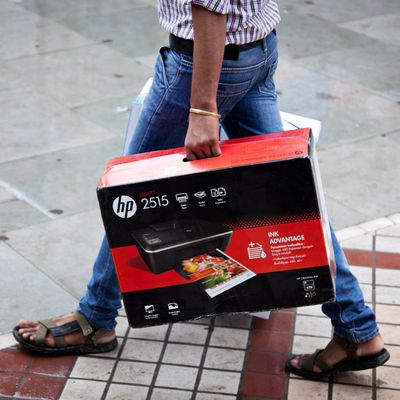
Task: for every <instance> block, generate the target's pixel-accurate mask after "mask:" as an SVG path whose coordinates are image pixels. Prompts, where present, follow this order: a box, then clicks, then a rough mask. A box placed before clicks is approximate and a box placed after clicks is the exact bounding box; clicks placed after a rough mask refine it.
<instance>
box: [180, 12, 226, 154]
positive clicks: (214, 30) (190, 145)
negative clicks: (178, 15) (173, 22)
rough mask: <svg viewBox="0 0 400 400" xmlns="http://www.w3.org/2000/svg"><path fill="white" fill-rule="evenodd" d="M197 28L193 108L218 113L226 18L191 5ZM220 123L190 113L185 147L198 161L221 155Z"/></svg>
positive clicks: (210, 117)
mask: <svg viewBox="0 0 400 400" xmlns="http://www.w3.org/2000/svg"><path fill="white" fill-rule="evenodd" d="M192 15H193V27H194V51H193V75H192V92H191V98H190V102H191V104H190V106H191V107H193V108H197V109H201V110H205V111H210V112H213V113H218V110H217V100H216V98H217V89H218V82H219V77H220V73H221V66H222V60H223V57H224V49H225V37H226V15H224V14H218V13H215V12H212V11H208V10H206V9H205V8H203V7H202V6H198V5H194V4H192ZM218 139H219V123H218V119H217V118H215V117H212V116H205V115H198V114H193V113H190V114H189V127H188V131H187V134H186V140H185V148H186V153H187V158H188V159H189V160H195V159H199V158H204V157H212V156H218V155H220V154H221V149H220V147H219V143H218Z"/></svg>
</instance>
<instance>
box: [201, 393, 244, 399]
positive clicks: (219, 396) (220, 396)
mask: <svg viewBox="0 0 400 400" xmlns="http://www.w3.org/2000/svg"><path fill="white" fill-rule="evenodd" d="M235 399H237V397H236V396H228V395H226V394H215V393H213V394H210V393H197V395H196V400H235Z"/></svg>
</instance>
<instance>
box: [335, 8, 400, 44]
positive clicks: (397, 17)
mask: <svg viewBox="0 0 400 400" xmlns="http://www.w3.org/2000/svg"><path fill="white" fill-rule="evenodd" d="M339 26H340V27H342V28H345V29H350V30H352V31H354V32H357V33H362V34H364V35H367V36H369V37H372V38H374V39H379V40H380V41H382V42H386V43H388V44H390V45H397V46H399V45H400V14H399V13H397V14H387V15H379V16H376V17H373V18H365V19H357V20H356V21H350V22H346V23H343V24H340V25H339Z"/></svg>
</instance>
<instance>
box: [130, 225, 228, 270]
mask: <svg viewBox="0 0 400 400" xmlns="http://www.w3.org/2000/svg"><path fill="white" fill-rule="evenodd" d="M232 233H233V231H232V230H231V229H230V228H228V227H226V226H223V225H219V224H216V223H212V222H208V221H203V220H180V221H178V220H174V221H167V222H163V223H159V224H154V225H150V226H148V227H146V228H144V229H139V230H136V231H134V232H132V233H131V235H132V237H133V239H134V240H135V243H136V246H137V248H138V250H139V254H140V255H141V256H142V258H143V260H144V261H145V262H146V264H147V265H148V267H149V268H150V270H151V271H152V272H153V273H155V274H160V273H161V272H165V271H168V270H170V269H175V270H176V271H177V272H178V273H179V274H181V275H183V276H185V274H184V272H183V271H182V270H181V261H182V260H184V259H186V258H190V257H193V256H196V255H199V254H202V253H207V252H212V251H214V250H215V249H217V248H218V249H220V250H222V251H224V250H225V249H226V248H227V247H228V244H229V242H230V240H231V237H232Z"/></svg>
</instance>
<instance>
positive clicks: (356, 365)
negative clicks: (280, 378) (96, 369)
mask: <svg viewBox="0 0 400 400" xmlns="http://www.w3.org/2000/svg"><path fill="white" fill-rule="evenodd" d="M334 340H335V341H336V343H338V344H339V345H340V346H341V347H342V348H343V350H344V351H345V352H346V355H347V358H346V359H345V360H343V361H340V362H338V363H336V364H334V365H330V364H328V363H326V362H325V361H324V360H322V358H321V353H322V351H323V350H321V349H318V350H316V351H315V352H314V353H313V354H312V355H310V357H309V358H307V359H306V360H304V361H302V362H301V368H296V367H293V366H292V364H291V363H290V361H291V360H293V359H294V358H296V357H298V356H294V357H292V358H291V359H290V360H289V361H287V363H286V366H285V369H286V371H287V372H291V373H292V374H295V375H298V376H301V377H303V378H308V379H312V380H326V379H329V378H331V377H332V376H334V375H335V374H336V373H338V372H344V371H361V370H364V369H370V368H376V367H379V366H380V365H383V364H385V362H386V361H387V360H389V358H390V354H389V352H388V351H387V350H386V349H385V348H383V349H382V350H381V351H379V352H378V353H375V354H372V355H370V356H364V357H358V356H357V349H358V346H359V344H358V343H352V342H348V341H346V340H345V339H343V338H341V337H339V336H334ZM314 366H316V367H318V368H319V369H320V370H321V372H315V371H314V370H313V369H314Z"/></svg>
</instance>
